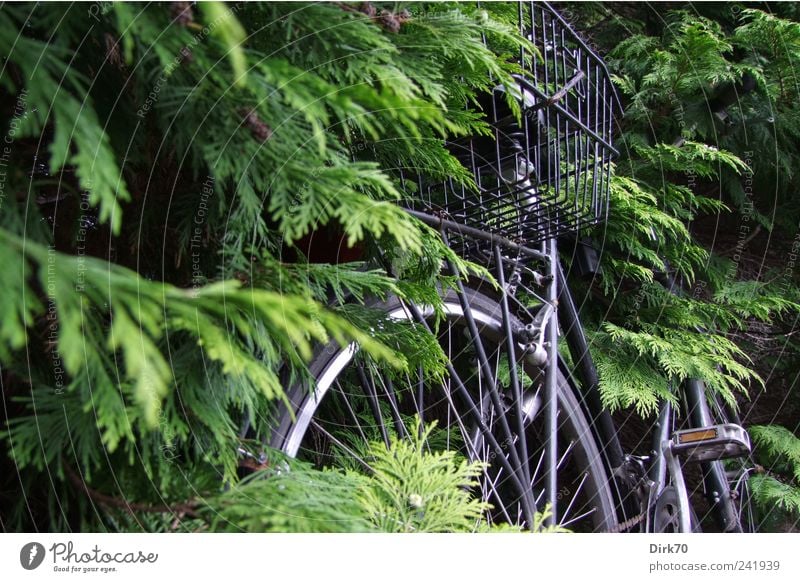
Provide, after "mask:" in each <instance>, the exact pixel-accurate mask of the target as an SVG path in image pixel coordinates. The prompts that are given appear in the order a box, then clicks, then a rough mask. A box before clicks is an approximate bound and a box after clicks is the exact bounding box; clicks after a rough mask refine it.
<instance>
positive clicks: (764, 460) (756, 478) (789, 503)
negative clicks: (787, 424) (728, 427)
mask: <svg viewBox="0 0 800 582" xmlns="http://www.w3.org/2000/svg"><path fill="white" fill-rule="evenodd" d="M750 435H751V436H752V438H753V442H754V443H755V444H756V450H755V453H756V459H757V461H758V463H759V464H758V465H757V466H756V469H755V473H754V474H752V475H751V476H750V478H749V480H748V486H749V487H750V490H751V492H752V495H753V499H754V501H755V503H756V506H757V507H758V509H759V510H760V514H761V515H763V516H764V517H763V518H762V519H763V520H764V521H765V522H767V523H770V522H772V521H775V520H776V518H779V517H780V516H781V514H784V513H785V514H788V516H790V519H792V520H797V519H798V518H800V439H799V438H797V437H796V436H795V435H794V434H792V432H791V431H789V430H788V429H786V428H784V427H782V426H778V425H767V426H753V427H750ZM776 509H778V511H777V512H776V511H775V510H776ZM776 514H777V515H776ZM778 527H780V524H778Z"/></svg>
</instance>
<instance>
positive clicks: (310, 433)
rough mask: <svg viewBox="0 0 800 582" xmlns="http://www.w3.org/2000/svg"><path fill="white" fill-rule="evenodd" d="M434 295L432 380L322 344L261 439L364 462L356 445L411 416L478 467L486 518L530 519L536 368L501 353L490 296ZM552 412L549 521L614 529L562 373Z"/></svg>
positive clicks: (291, 450) (542, 438) (311, 457)
mask: <svg viewBox="0 0 800 582" xmlns="http://www.w3.org/2000/svg"><path fill="white" fill-rule="evenodd" d="M443 299H444V312H445V320H444V322H443V323H442V324H441V325H440V327H439V328H438V332H437V339H438V341H439V344H440V345H441V347H442V349H443V350H444V352H445V355H446V356H447V358H448V361H449V366H448V374H447V375H446V377H445V378H444V380H443V381H442V380H441V379H439V380H434V379H432V378H426V377H424V375H423V374H421V373H419V372H416V373H414V372H411V373H404V374H402V375H398V374H397V373H389V371H388V370H385V369H381V368H380V366H377V365H375V364H374V363H372V362H369V361H368V360H367V359H366V358H362V357H360V356H359V354H358V349H357V346H355V345H350V346H347V347H345V348H341V347H339V346H338V345H334V344H332V345H328V346H324V347H322V348H321V349H319V350H318V352H317V356H316V357H315V358H314V360H313V361H312V363H311V366H310V370H311V373H312V376H313V382H312V385H311V386H309V385H308V384H307V383H299V384H297V385H295V386H293V387H291V388H290V390H289V391H288V396H289V401H290V403H291V405H290V407H282V408H281V410H280V411H279V415H278V419H277V424H276V426H275V429H274V431H273V436H272V441H271V445H272V446H273V447H275V448H278V449H281V450H283V451H284V452H285V453H287V454H289V455H290V456H294V457H299V458H303V459H306V460H308V461H311V462H313V463H314V464H315V465H317V466H331V465H336V464H337V463H341V460H342V459H343V458H345V459H347V458H349V459H351V460H352V461H354V464H358V465H362V466H368V464H369V463H368V459H364V458H359V457H360V454H359V452H358V451H360V450H362V448H361V446H360V443H363V442H364V441H374V440H383V441H384V442H386V444H387V445H388V444H389V443H390V442H391V441H392V439H394V438H404V437H407V436H408V430H409V428H408V427H409V425H410V424H411V423H410V422H409V420H410V419H412V418H413V417H414V416H419V418H420V419H421V420H422V421H423V422H424V423H430V422H432V421H435V422H436V423H437V429H436V431H435V433H434V436H435V438H432V439H431V440H430V442H429V446H430V447H431V449H439V450H456V451H458V452H459V453H460V454H461V455H463V456H464V457H466V458H468V459H469V460H471V461H480V462H483V463H485V470H484V471H483V474H482V476H481V478H480V480H479V481H480V486H479V487H478V488H477V490H476V491H475V492H474V493H475V494H476V495H477V496H480V497H481V498H482V499H483V500H485V501H487V502H489V503H490V504H491V505H492V509H491V510H490V511H489V512H488V513H487V514H486V516H485V517H486V520H487V521H488V522H490V523H500V522H504V523H510V524H513V525H519V526H523V527H526V526H530V525H531V523H530V522H531V517H532V512H533V511H541V510H542V509H543V505H544V501H543V500H544V499H545V487H544V482H545V475H544V469H543V467H544V463H543V460H544V455H545V444H546V442H547V439H548V438H551V436H552V435H548V434H547V433H546V431H545V430H544V418H543V417H544V416H545V415H544V412H543V411H542V410H541V409H542V398H543V396H542V392H543V383H544V371H543V369H542V368H541V367H537V366H536V365H534V364H533V363H532V362H531V361H529V358H526V357H524V356H523V355H521V352H518V353H515V354H512V355H511V356H510V357H509V354H508V351H507V350H506V349H505V348H506V346H507V343H506V341H505V340H504V336H503V333H502V329H503V328H502V311H501V304H500V303H498V302H497V301H495V300H494V299H492V298H491V297H489V296H487V295H485V294H483V293H481V292H480V291H477V290H473V289H466V290H465V291H464V296H461V297H459V296H458V294H457V293H456V292H453V291H450V292H448V293H447V294H446V295H444V297H443ZM465 306H466V308H467V309H468V310H469V311H470V312H471V314H472V318H473V319H474V321H475V322H476V323H477V324H478V328H479V333H478V337H472V334H471V333H470V331H469V326H468V325H467V322H466V321H465V319H466V317H465V310H464V307H465ZM376 307H378V308H379V309H381V310H382V311H383V312H384V313H385V314H386V315H387V316H388V317H390V318H392V319H393V320H397V321H404V322H412V321H414V320H415V318H417V319H419V318H420V317H421V318H422V319H424V321H420V322H418V323H421V324H423V325H425V324H428V325H429V326H430V327H432V326H433V313H432V312H431V311H430V310H428V311H425V310H418V309H415V308H414V307H413V306H408V305H405V304H404V303H403V302H401V301H400V300H398V299H392V300H390V301H388V302H385V303H381V304H379V305H377V306H376ZM509 317H514V316H513V315H509ZM514 319H515V325H519V322H518V320H516V318H514ZM476 346H480V348H482V349H483V350H484V352H485V355H486V359H487V360H489V362H490V366H491V369H492V376H493V377H492V378H488V377H486V375H485V374H484V373H481V371H480V370H479V366H478V364H477V363H476V353H475V349H476ZM511 362H517V365H516V368H515V369H519V371H520V376H521V378H522V382H521V384H522V386H523V397H522V402H520V403H517V402H514V399H513V396H512V391H511V390H510V389H509V388H508V386H507V384H508V382H507V376H508V374H509V369H510V366H511V365H512V364H511ZM557 418H558V432H557V435H556V437H557V439H558V465H557V482H558V495H557V504H558V507H557V508H556V515H557V523H558V524H559V525H561V526H563V527H566V528H569V529H571V530H573V531H609V530H613V528H614V527H615V526H616V524H617V515H616V510H615V504H614V501H613V497H612V491H611V488H610V484H609V479H608V476H607V474H606V470H605V468H604V465H603V462H602V459H601V456H600V453H599V451H598V446H597V443H596V442H595V440H594V437H593V434H592V431H591V429H590V427H589V424H588V422H587V421H586V417H585V416H584V413H583V411H582V410H581V406H580V404H579V401H578V398H577V396H576V392H575V388H574V386H573V385H572V384H571V383H570V382H569V381H568V380H567V378H566V377H565V376H564V375H563V374H562V373H561V372H559V373H558V417H557ZM520 427H522V429H521V430H520Z"/></svg>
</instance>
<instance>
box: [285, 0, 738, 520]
mask: <svg viewBox="0 0 800 582" xmlns="http://www.w3.org/2000/svg"><path fill="white" fill-rule="evenodd" d="M519 26H520V32H521V33H522V34H523V35H525V36H526V37H527V38H528V39H529V40H530V41H531V43H532V45H533V46H534V47H535V49H536V50H534V51H531V52H525V51H522V53H521V54H520V56H519V59H518V63H519V64H520V66H521V68H522V69H523V73H521V74H519V75H516V76H515V77H514V79H515V82H516V85H515V86H513V87H506V86H502V85H498V86H497V87H496V88H495V90H494V91H493V92H492V94H491V95H490V96H488V97H487V103H486V104H485V105H486V107H485V109H486V110H487V111H488V114H489V118H490V119H489V121H490V122H491V127H492V128H493V131H494V136H493V139H489V138H485V137H483V138H478V137H473V138H469V139H463V140H459V141H454V142H451V143H449V144H448V145H449V147H450V149H451V151H452V152H453V153H454V155H455V156H456V157H457V158H458V159H459V160H460V161H461V162H462V163H463V164H464V165H465V166H466V167H467V168H468V169H469V170H470V172H471V174H472V176H473V178H474V185H473V186H471V187H470V186H467V185H464V184H460V183H456V182H455V181H453V180H447V181H444V182H433V181H430V180H428V179H427V178H426V177H425V176H422V175H414V173H413V172H409V171H404V172H401V174H402V179H403V180H404V181H406V180H408V181H411V180H413V181H414V182H415V184H416V187H415V190H416V191H417V193H418V196H417V197H418V198H419V199H421V200H422V203H421V204H418V205H415V206H410V207H409V208H407V211H408V212H409V213H411V214H412V215H413V216H415V217H416V218H418V219H419V220H421V221H422V222H424V223H426V224H427V225H429V226H431V227H433V228H436V229H438V230H439V232H440V234H441V237H442V239H443V240H444V241H445V242H446V243H447V244H448V245H449V246H450V247H451V248H452V249H453V250H455V251H456V252H457V253H458V254H459V255H460V256H463V257H466V258H470V259H472V260H475V261H478V262H480V263H482V264H484V265H488V267H489V269H490V270H491V271H492V272H493V275H494V278H495V279H496V281H497V283H498V284H499V289H498V288H495V287H494V286H492V284H491V283H490V282H488V281H486V280H482V279H475V278H473V279H471V280H469V281H467V282H466V283H465V282H464V281H461V280H457V281H456V283H455V286H454V287H453V288H450V289H442V290H441V298H442V306H441V309H442V312H441V313H440V314H439V315H440V316H442V317H443V320H442V321H438V323H439V325H438V327H437V325H436V324H437V313H435V312H434V310H433V309H432V308H430V307H428V306H425V305H416V304H414V303H412V302H407V301H403V300H401V299H400V298H397V297H394V298H390V299H388V300H386V301H382V302H373V303H372V307H373V308H374V309H376V310H379V311H380V312H382V313H383V314H384V316H385V317H386V318H387V319H389V320H393V321H397V322H409V323H413V324H414V325H417V326H419V327H420V328H422V329H423V330H425V331H426V332H427V333H429V334H432V335H433V336H434V337H436V339H437V341H438V342H439V344H440V346H441V347H442V350H443V351H444V353H445V356H446V358H447V363H446V370H447V374H446V376H445V377H444V378H430V377H425V374H424V372H423V371H422V370H416V371H414V372H408V373H404V374H397V373H394V372H390V371H388V370H385V369H382V368H381V367H380V366H377V365H375V364H374V363H372V362H370V361H369V360H367V359H366V358H362V357H360V354H359V350H358V346H356V345H354V344H352V345H349V346H346V347H344V348H341V347H340V346H338V345H337V344H330V345H328V346H320V348H319V349H318V350H317V352H316V355H315V357H314V359H313V360H312V362H311V364H310V367H309V369H310V373H311V376H312V378H313V381H311V382H298V383H296V384H295V385H293V386H290V387H289V388H288V390H287V395H288V400H289V403H290V404H289V405H288V406H282V407H281V409H280V410H279V411H278V416H277V420H276V423H275V427H274V430H273V432H272V438H271V441H270V445H271V446H273V447H275V448H277V449H280V450H282V451H283V452H284V453H286V454H288V455H289V456H292V457H304V458H307V459H310V460H312V461H314V462H315V464H317V465H326V464H329V463H331V462H332V460H333V459H336V458H341V457H343V456H344V457H348V458H349V459H351V460H352V461H353V462H354V463H356V464H360V465H365V466H367V467H368V461H367V460H366V459H364V458H363V455H362V454H361V453H360V450H359V445H358V442H360V441H369V440H373V439H382V440H383V441H384V442H385V443H386V444H387V445H389V444H390V442H391V440H392V439H393V438H402V437H404V436H408V431H409V423H408V420H409V419H410V418H412V417H419V419H420V421H421V422H422V423H428V422H431V421H436V423H437V429H438V433H437V434H438V441H437V444H436V445H435V446H441V447H442V448H447V449H458V450H459V451H460V452H461V453H463V455H464V456H465V457H467V458H468V459H470V460H472V461H481V462H483V463H485V469H484V472H483V475H482V478H481V480H480V486H479V491H475V493H476V495H480V496H481V497H482V498H483V499H485V500H486V501H488V502H490V503H491V504H492V506H493V508H492V510H491V511H490V512H489V514H488V515H487V520H488V521H490V522H507V523H510V524H515V525H519V526H523V527H524V526H530V525H531V524H533V522H534V514H535V513H536V512H537V511H541V510H542V509H543V508H545V507H548V508H549V509H550V511H551V514H550V516H549V518H548V520H547V522H548V523H550V524H558V525H561V526H563V527H566V528H569V529H571V530H573V531H605V532H619V531H656V532H658V531H681V532H688V531H693V530H696V529H697V527H698V523H697V522H698V519H697V517H696V516H695V515H694V513H693V503H692V500H691V498H690V492H689V490H688V488H687V483H686V479H685V478H684V473H683V465H684V463H700V464H701V466H702V470H703V473H704V482H705V484H706V489H707V491H708V494H709V496H710V497H711V498H712V508H711V509H712V513H713V514H714V515H715V516H716V517H717V518H718V521H719V523H720V525H721V528H722V529H723V530H725V531H741V530H742V529H743V527H742V519H741V518H740V515H739V509H740V508H739V506H738V505H737V503H736V499H735V497H736V496H735V495H731V491H732V490H733V491H736V487H735V483H736V479H739V477H737V476H734V477H733V478H729V476H728V475H727V474H726V473H725V470H724V467H723V466H722V464H721V463H722V459H726V458H737V457H742V456H744V455H747V454H748V453H749V450H750V441H749V437H748V435H747V433H746V431H745V430H744V429H743V428H741V427H740V426H739V425H738V424H736V423H734V422H728V419H727V418H726V417H725V416H722V413H721V412H720V411H719V410H716V412H715V413H716V414H717V416H716V418H715V417H714V416H713V414H712V409H710V408H709V406H708V403H707V395H706V393H705V388H704V386H703V384H702V382H701V381H699V380H691V381H688V382H687V383H686V385H685V386H683V387H682V389H683V391H684V396H685V398H684V401H685V402H686V403H687V405H688V408H687V411H688V413H687V415H686V417H685V421H684V425H683V426H680V427H677V426H676V421H675V411H674V409H673V407H672V405H671V404H669V403H667V402H665V403H663V404H662V405H661V407H660V413H659V420H658V423H657V424H656V425H655V427H654V429H653V431H652V435H651V437H652V441H653V445H652V447H651V453H650V455H648V456H647V458H641V457H635V456H634V455H632V454H626V453H625V452H624V450H623V447H622V445H621V443H620V439H619V434H618V432H617V429H616V428H615V426H614V423H613V421H612V418H611V415H610V414H609V412H608V411H607V410H605V409H604V408H603V406H602V402H601V397H600V391H599V387H598V376H597V369H596V368H595V365H594V363H593V361H592V358H591V354H590V351H589V345H588V342H587V338H586V336H585V333H584V331H583V327H582V325H581V322H580V318H579V314H578V309H577V306H576V304H575V300H574V297H573V296H572V294H571V292H570V289H569V286H568V285H567V282H566V276H565V272H564V269H563V266H562V264H561V262H560V258H559V249H558V243H559V238H561V237H564V236H568V235H574V234H575V233H577V232H579V231H581V230H582V229H584V228H585V227H587V226H591V225H594V224H597V223H599V222H601V221H602V220H603V219H604V218H605V216H606V215H607V212H608V198H609V180H610V163H611V160H612V158H613V157H614V156H615V155H616V154H617V152H616V150H615V149H614V146H613V142H612V139H613V126H614V119H615V112H616V110H617V107H618V106H617V98H616V94H615V91H614V88H613V85H612V83H611V81H610V76H609V73H608V71H607V70H606V67H605V64H604V63H603V62H602V60H601V59H600V57H599V56H597V55H596V54H595V53H594V52H593V51H592V50H591V48H590V47H589V46H588V45H587V44H586V43H585V42H583V41H582V40H581V39H580V38H579V37H578V36H577V35H576V34H575V33H574V32H573V31H572V29H571V28H570V26H569V24H568V23H567V22H566V21H565V20H564V19H563V18H562V17H561V16H560V15H559V14H558V13H557V12H556V11H555V10H554V9H553V8H552V7H550V6H549V5H548V4H546V3H533V2H521V3H519ZM509 99H514V100H516V101H517V103H518V104H519V106H520V108H521V110H522V115H521V117H517V116H515V115H513V114H512V113H511V109H510V108H509ZM582 258H583V259H584V262H585V263H587V264H589V265H591V263H592V261H591V260H590V259H591V256H590V255H585V256H583V257H582ZM444 268H445V271H448V272H450V273H455V267H454V265H452V264H448V265H446V266H445V267H444ZM387 270H389V269H388V267H387ZM560 334H561V335H563V338H564V346H565V347H566V351H567V353H568V354H569V361H570V362H571V365H568V363H567V360H566V359H565V358H564V357H562V356H561V355H560V353H559V335H560ZM432 446H434V445H432ZM732 482H733V484H734V485H733V488H732Z"/></svg>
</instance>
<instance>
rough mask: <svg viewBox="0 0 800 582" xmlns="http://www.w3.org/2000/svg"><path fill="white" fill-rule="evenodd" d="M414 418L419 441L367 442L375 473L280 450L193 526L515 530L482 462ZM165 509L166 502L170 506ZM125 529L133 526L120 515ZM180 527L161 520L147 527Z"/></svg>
mask: <svg viewBox="0 0 800 582" xmlns="http://www.w3.org/2000/svg"><path fill="white" fill-rule="evenodd" d="M419 429H420V425H419V420H418V419H417V424H416V426H412V425H409V431H410V433H411V434H414V435H416V436H415V437H414V438H413V439H412V440H402V439H399V440H396V441H394V442H393V443H392V445H391V446H390V447H388V448H387V447H386V445H385V444H384V443H383V442H382V441H374V442H372V443H369V444H368V445H367V451H368V456H367V457H366V459H367V461H368V463H369V471H368V472H363V470H362V472H356V471H353V470H342V469H326V470H318V469H315V468H313V467H312V466H310V465H308V464H306V463H303V462H300V461H295V460H293V459H285V458H282V457H281V455H280V454H279V453H277V452H275V453H273V457H274V458H272V459H270V460H269V461H268V463H267V467H266V468H263V469H262V470H260V471H258V472H256V473H254V474H253V475H251V476H250V477H248V478H246V479H244V480H242V481H241V482H240V483H238V484H237V485H236V486H235V487H233V488H231V489H230V490H228V491H225V492H222V493H219V494H217V495H214V496H210V497H207V498H205V499H203V500H202V501H197V502H196V503H194V504H193V505H192V508H191V513H192V516H191V517H192V518H191V519H185V520H184V521H185V522H186V523H185V524H184V525H189V526H190V527H191V529H193V530H200V531H202V530H209V531H217V532H220V531H226V532H242V531H245V532H366V531H378V532H387V533H401V532H403V533H411V532H420V533H424V532H429V533H435V532H471V531H478V530H480V531H484V532H489V531H511V530H512V528H508V527H504V528H498V527H494V526H489V525H488V524H487V523H486V521H485V519H484V516H483V513H484V511H485V510H486V509H488V507H489V506H488V504H486V503H483V502H481V501H479V500H477V499H475V498H474V496H473V495H472V493H471V492H470V488H471V487H473V486H476V478H477V477H478V475H480V474H481V472H482V470H483V468H482V466H481V464H480V463H468V462H467V461H466V460H465V459H461V458H458V457H457V455H456V454H455V453H454V452H452V451H449V452H431V451H430V442H431V441H430V438H431V436H432V433H433V432H435V428H434V426H432V425H431V426H428V427H426V428H424V429H423V430H419ZM165 509H166V508H165ZM548 516H549V513H548V511H547V510H546V511H543V512H541V513H538V514H537V515H536V521H535V524H534V526H535V527H534V528H533V531H537V532H538V531H547V532H555V531H566V530H564V529H563V528H559V527H557V526H553V527H549V526H545V525H544V520H545V519H546V518H547V517H548ZM119 525H120V526H122V528H123V529H128V528H129V527H130V525H126V523H124V522H119ZM169 528H171V529H175V528H174V526H173V525H170V521H169V520H161V521H158V520H155V521H153V522H151V523H150V524H149V525H148V526H147V527H146V529H147V530H150V531H163V530H166V529H169Z"/></svg>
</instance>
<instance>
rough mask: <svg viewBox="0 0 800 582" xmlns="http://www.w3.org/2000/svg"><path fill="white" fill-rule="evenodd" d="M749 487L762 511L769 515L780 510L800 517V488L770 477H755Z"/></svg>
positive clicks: (761, 475)
mask: <svg viewBox="0 0 800 582" xmlns="http://www.w3.org/2000/svg"><path fill="white" fill-rule="evenodd" d="M748 485H749V486H750V489H751V491H752V494H753V498H754V499H755V501H756V503H758V505H759V506H760V507H761V508H762V511H764V512H766V513H769V512H771V511H773V510H774V508H776V507H777V508H780V509H782V510H784V511H786V512H788V513H791V514H793V515H795V516H798V515H800V487H798V486H797V485H792V484H789V483H784V482H782V481H779V480H778V479H775V478H774V477H770V476H769V475H763V474H758V475H753V476H752V477H750V479H749V481H748Z"/></svg>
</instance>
